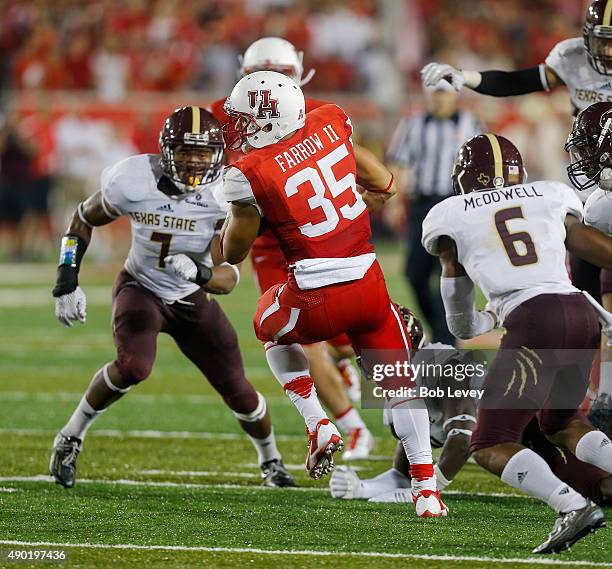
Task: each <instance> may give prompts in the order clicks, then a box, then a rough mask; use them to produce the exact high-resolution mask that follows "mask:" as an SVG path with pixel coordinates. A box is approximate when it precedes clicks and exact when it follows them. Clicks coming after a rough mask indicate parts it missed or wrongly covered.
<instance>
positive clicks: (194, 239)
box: [50, 107, 295, 488]
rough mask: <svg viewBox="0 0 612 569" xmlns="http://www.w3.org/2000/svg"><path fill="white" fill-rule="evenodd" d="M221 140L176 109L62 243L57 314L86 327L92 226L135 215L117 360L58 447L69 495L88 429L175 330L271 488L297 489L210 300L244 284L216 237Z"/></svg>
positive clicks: (196, 114)
mask: <svg viewBox="0 0 612 569" xmlns="http://www.w3.org/2000/svg"><path fill="white" fill-rule="evenodd" d="M223 149H224V147H223V138H222V133H221V126H220V124H219V123H218V121H217V120H216V119H215V118H214V117H213V116H212V115H211V114H210V113H209V112H208V111H205V110H204V109H201V108H199V107H183V108H180V109H177V110H175V111H174V112H173V113H172V114H171V115H170V116H169V117H168V118H167V120H166V121H165V123H164V125H163V128H162V130H161V133H160V151H161V155H157V154H140V155H136V156H131V157H129V158H126V159H125V160H122V161H121V162H118V163H117V164H115V165H113V166H111V167H109V168H107V169H106V170H105V171H104V172H103V173H102V177H101V189H100V191H98V192H96V193H95V194H94V195H93V196H91V197H90V198H89V199H87V200H86V201H85V202H83V203H81V204H79V206H78V208H77V210H76V211H75V213H74V216H73V218H72V221H71V222H70V225H69V226H68V229H67V231H66V234H65V235H64V237H63V238H62V246H61V253H60V261H59V267H58V270H57V282H56V285H55V288H54V289H53V296H54V297H55V313H56V316H57V318H58V320H59V321H60V322H61V323H62V324H64V325H65V326H73V323H74V322H76V321H80V322H82V323H84V322H85V318H86V297H85V293H84V292H83V290H82V289H81V288H80V286H79V282H78V274H79V268H80V265H81V261H82V259H83V256H84V254H85V251H86V249H87V246H88V245H89V242H90V240H91V236H92V232H93V229H94V227H98V226H101V225H106V224H109V223H112V222H113V221H114V220H116V219H117V218H119V217H121V216H123V215H126V216H128V217H129V219H130V223H131V230H132V245H131V248H130V251H129V254H128V258H127V260H126V262H125V267H124V269H123V270H122V271H121V272H120V273H119V275H118V276H117V279H116V281H115V285H114V288H113V312H112V314H113V316H112V318H113V324H112V329H113V339H114V342H115V346H116V348H117V355H116V358H115V359H114V360H113V361H112V362H109V363H107V364H105V365H104V366H102V368H101V369H100V370H98V371H97V372H96V373H95V375H94V377H93V379H92V381H91V383H90V385H89V387H88V388H87V390H86V392H85V394H84V395H83V398H82V399H81V401H80V402H79V404H78V406H77V408H76V410H75V411H74V413H73V414H72V416H71V417H70V419H69V420H68V422H67V423H66V424H65V425H64V426H63V427H62V428H61V429H60V431H59V433H58V434H57V436H56V438H55V441H54V443H53V450H52V453H51V460H50V471H51V475H52V476H53V478H54V479H55V481H56V482H57V483H58V484H61V485H62V486H64V487H65V488H72V487H73V486H74V484H75V482H76V466H77V457H78V455H79V453H80V451H81V449H82V445H83V440H84V438H85V435H86V433H87V430H88V429H89V427H90V426H91V425H92V423H93V422H94V421H95V420H96V419H97V418H98V416H99V415H100V414H101V413H102V412H103V411H104V410H106V408H107V407H108V406H109V405H111V404H112V403H113V402H115V401H116V400H118V399H119V398H120V397H122V396H123V395H124V394H125V393H127V392H128V391H129V390H130V389H131V388H132V387H133V386H134V385H136V384H138V383H140V382H141V381H143V380H145V379H146V378H147V377H148V376H149V374H150V373H151V369H152V366H153V363H154V360H155V354H156V345H157V336H158V334H159V333H160V332H165V333H166V334H168V335H170V336H171V337H172V338H173V339H174V340H175V342H176V343H177V345H178V347H179V348H180V350H181V351H182V352H183V353H184V354H185V355H186V356H187V358H188V359H189V360H191V361H192V362H193V363H194V364H195V365H196V367H197V368H198V369H199V370H200V371H201V372H202V374H203V375H204V376H206V378H207V379H208V381H209V382H210V384H211V385H212V386H213V387H214V388H215V390H216V391H217V392H218V393H219V395H220V396H221V397H222V398H223V400H224V402H225V404H226V405H227V406H228V407H229V408H230V409H231V410H232V411H233V413H234V415H235V416H236V418H237V420H238V422H239V423H240V426H241V427H242V429H243V430H244V431H245V432H246V433H247V435H248V437H249V439H250V440H251V442H252V444H253V446H254V447H255V450H256V451H257V454H258V458H259V463H260V466H261V471H262V476H263V479H264V485H266V486H281V487H282V486H294V485H295V483H294V481H293V478H292V477H291V475H290V474H289V473H288V472H287V470H286V469H285V467H284V465H283V462H282V459H281V455H280V453H279V451H278V449H277V446H276V441H275V438H274V433H273V430H272V425H271V422H270V415H269V413H268V411H267V408H266V401H265V399H264V398H263V396H262V395H261V394H260V393H258V392H257V391H255V389H254V388H253V386H252V385H251V384H250V383H249V381H248V380H247V378H246V377H245V374H244V368H243V365H242V357H241V354H240V351H239V347H238V340H237V337H236V332H235V330H234V328H233V327H232V325H231V324H230V322H229V320H228V319H227V317H226V316H225V314H224V313H223V311H222V309H221V307H220V306H219V304H217V302H216V301H215V300H212V299H211V298H210V297H209V294H207V293H212V294H226V293H229V292H231V291H232V290H233V288H234V287H235V286H236V284H237V283H238V281H239V277H240V273H239V269H238V268H237V267H236V266H233V265H230V264H229V263H226V262H224V260H223V258H222V256H221V254H220V251H219V232H220V228H221V225H222V223H223V220H224V219H225V217H226V212H227V206H226V205H225V204H224V203H223V202H221V201H218V200H217V198H216V196H215V193H216V192H217V191H218V190H219V189H220V187H221V184H222V179H221V170H222V167H223Z"/></svg>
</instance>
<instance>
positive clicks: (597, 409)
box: [589, 393, 612, 437]
mask: <svg viewBox="0 0 612 569" xmlns="http://www.w3.org/2000/svg"><path fill="white" fill-rule="evenodd" d="M589 421H591V423H592V424H593V426H594V427H596V428H597V429H599V430H600V431H602V432H603V433H605V434H606V435H608V437H612V395H610V394H609V393H601V394H599V395H598V396H597V399H595V401H594V402H593V405H592V406H591V411H590V412H589Z"/></svg>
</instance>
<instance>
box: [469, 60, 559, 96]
mask: <svg viewBox="0 0 612 569" xmlns="http://www.w3.org/2000/svg"><path fill="white" fill-rule="evenodd" d="M480 75H481V78H482V79H481V81H480V84H479V85H478V86H477V87H474V91H476V92H477V93H482V94H483V95H492V96H494V97H513V96H515V95H525V94H527V93H534V92H535V91H548V83H547V82H546V71H545V66H544V65H543V64H542V65H538V66H537V67H530V68H529V69H521V70H518V71H481V72H480Z"/></svg>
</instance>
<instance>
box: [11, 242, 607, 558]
mask: <svg viewBox="0 0 612 569" xmlns="http://www.w3.org/2000/svg"><path fill="white" fill-rule="evenodd" d="M383 261H384V263H383V264H384V268H385V270H386V273H387V275H388V282H389V285H390V288H391V291H392V294H393V296H394V298H395V299H396V300H399V301H403V302H406V303H408V304H409V303H410V296H409V294H408V291H407V289H406V287H405V286H404V284H403V282H402V279H401V277H400V271H401V262H400V258H399V256H398V255H397V254H392V253H387V254H385V255H383ZM117 268H118V266H117V265H114V266H109V265H104V266H97V265H95V264H94V263H92V262H88V261H86V262H85V264H84V269H83V271H82V277H81V284H82V286H83V288H84V290H85V292H86V293H87V294H88V300H89V307H88V319H87V324H86V325H84V326H81V325H77V326H76V327H75V328H74V329H70V330H69V329H64V328H63V327H61V326H60V325H59V324H58V323H57V321H56V320H55V318H54V315H53V304H52V299H51V298H50V294H49V290H50V288H51V283H52V281H53V278H54V268H53V266H52V265H40V266H12V267H10V266H8V265H2V266H1V267H0V314H1V323H2V325H1V326H0V435H1V436H2V445H1V451H0V457H1V458H0V567H26V566H28V565H27V564H24V563H23V562H20V563H15V562H10V561H8V560H7V559H6V555H7V553H8V551H9V550H11V549H21V550H31V549H33V548H35V547H46V548H64V549H66V550H67V552H68V561H67V563H66V564H65V566H70V567H110V566H112V567H145V566H146V567H162V566H163V567H170V568H174V567H176V568H179V567H180V568H182V567H191V566H203V567H237V566H241V567H242V566H248V567H272V566H280V567H309V568H313V567H334V568H336V567H337V568H345V567H346V568H349V567H350V568H355V567H380V568H388V567H412V568H415V569H416V568H421V567H427V568H431V567H435V568H439V567H442V568H449V569H450V568H459V567H461V568H468V567H469V568H472V567H473V568H487V567H491V566H494V565H498V564H500V566H502V567H541V566H542V565H544V564H546V565H547V564H550V563H552V564H554V565H557V564H558V565H561V566H567V567H574V566H576V567H577V566H609V567H612V536H611V534H610V531H609V530H602V531H600V532H599V533H598V534H596V535H594V536H589V537H587V538H585V539H584V540H583V541H581V542H580V543H579V544H577V545H576V546H575V547H574V548H573V549H572V551H571V552H569V553H564V554H562V555H558V556H555V557H553V558H533V556H531V554H530V551H531V548H533V547H534V546H535V545H538V544H539V543H541V542H542V541H544V539H545V538H546V535H547V533H548V531H549V530H550V528H551V526H552V523H553V521H554V517H555V516H554V514H553V512H552V511H551V510H549V509H548V508H547V507H545V506H544V505H542V504H540V503H538V502H536V501H534V500H531V499H529V498H527V497H524V496H522V495H517V494H515V493H514V492H513V491H512V489H510V488H508V487H506V486H505V485H503V484H501V483H500V482H499V481H498V480H497V479H496V478H494V477H493V476H491V475H489V474H487V473H485V472H484V471H483V470H481V469H480V468H479V467H477V466H476V465H475V464H473V463H469V464H468V465H467V466H466V467H465V469H464V470H463V471H462V473H461V474H460V475H459V477H458V478H457V479H456V480H455V481H454V482H453V484H452V485H451V486H450V488H449V492H448V493H447V494H446V501H447V503H448V505H449V507H450V509H451V514H450V515H449V517H447V518H445V519H436V520H420V519H418V518H416V516H415V514H414V510H413V508H412V507H408V506H405V505H386V504H369V503H367V502H356V501H339V500H332V499H331V497H330V496H329V493H328V491H327V479H325V480H324V481H320V482H314V481H312V480H310V479H308V478H307V476H306V474H305V471H304V470H303V461H304V457H305V453H306V438H305V435H304V426H303V423H302V420H301V418H300V417H299V416H298V414H297V412H296V411H295V410H294V408H293V406H292V405H291V404H290V403H289V401H288V400H287V399H286V398H285V396H284V395H283V393H282V392H281V390H280V388H279V387H278V385H277V383H276V381H275V380H274V379H273V377H272V376H271V374H270V372H269V371H268V369H267V367H266V363H265V358H264V355H263V350H262V349H261V347H260V345H259V343H258V342H257V340H256V339H255V337H254V335H253V332H252V328H251V317H252V313H253V311H254V307H255V301H256V294H255V291H254V287H253V283H252V281H251V279H250V278H249V276H248V270H245V271H244V278H243V281H242V282H241V283H240V285H239V287H238V289H237V291H236V292H235V293H233V294H232V295H230V296H227V297H224V298H221V299H220V301H221V303H222V304H223V306H224V308H225V309H226V310H227V312H228V314H229V316H230V318H231V320H232V321H233V323H234V325H235V326H236V328H237V329H238V331H239V336H240V342H241V346H242V350H243V356H244V360H245V365H246V369H247V375H248V377H249V378H250V379H251V381H252V382H253V383H254V385H255V387H256V388H257V389H258V390H259V391H261V392H262V393H263V394H264V395H265V396H266V398H267V400H268V404H269V408H270V411H271V414H272V418H273V421H274V424H275V431H276V434H277V435H278V439H279V446H280V449H281V451H282V452H283V455H284V460H285V463H286V464H287V465H288V466H289V467H290V468H291V469H292V471H293V473H294V474H295V476H296V477H297V480H298V482H299V484H300V488H299V489H296V490H276V489H264V488H261V487H260V486H259V484H260V479H259V470H258V468H257V465H256V456H255V453H254V451H253V450H252V449H251V447H250V445H249V442H248V440H247V439H246V437H244V436H242V435H241V431H240V429H239V428H238V425H237V423H236V421H235V420H234V418H233V416H232V414H231V412H230V411H229V410H228V409H226V408H225V407H224V406H223V405H222V403H221V401H220V399H219V398H218V397H217V396H216V395H215V393H214V392H213V391H212V389H211V388H210V387H209V386H208V384H207V382H206V381H205V380H204V379H203V378H202V377H201V376H200V375H199V374H198V372H197V370H196V369H195V368H194V367H193V366H192V364H191V363H190V362H189V361H187V360H186V359H185V358H184V357H183V356H182V355H181V354H180V353H179V351H178V350H177V348H176V347H175V346H174V345H173V342H172V340H171V339H170V338H168V337H165V336H162V337H161V338H160V341H159V350H158V359H157V363H156V365H155V368H154V371H153V374H152V376H151V377H150V378H149V379H148V380H147V381H146V382H144V383H143V384H142V385H140V386H139V387H137V388H136V389H134V390H133V391H132V392H131V393H129V394H128V395H127V396H126V397H124V398H123V400H121V401H120V402H118V403H117V404H116V405H115V406H113V407H112V408H110V409H109V410H108V411H107V412H106V413H105V414H104V415H102V417H101V418H100V419H99V420H98V422H97V423H96V424H95V425H94V427H93V428H92V429H91V431H90V433H89V435H88V438H87V441H86V444H85V449H84V451H83V453H82V455H81V456H80V458H79V482H78V483H77V486H76V487H75V488H74V489H73V490H70V491H67V490H64V489H63V488H61V487H60V486H57V485H55V484H52V483H50V481H49V478H48V472H47V463H48V453H49V448H50V445H51V441H52V439H53V436H54V434H55V432H56V431H57V429H59V428H60V427H61V426H62V425H63V424H64V422H65V421H66V419H67V418H68V416H69V415H70V413H71V412H72V410H73V408H74V406H75V405H76V404H77V402H78V400H79V398H80V397H81V395H82V392H83V390H84V389H85V387H86V386H87V384H88V382H89V380H90V378H91V376H92V375H93V373H94V372H95V371H96V370H97V369H99V368H100V367H101V366H102V365H103V364H104V363H106V362H108V361H110V360H111V359H112V358H113V353H114V352H113V344H112V339H111V333H110V284H111V283H112V279H113V276H114V273H115V272H116V270H117ZM356 309H358V307H356ZM363 416H364V418H365V419H366V421H367V422H368V424H369V426H370V427H371V429H372V431H373V432H374V433H375V435H376V436H377V447H376V449H375V451H374V456H373V457H372V459H371V460H367V461H363V462H361V463H359V464H358V465H357V466H358V467H359V468H360V470H359V473H360V475H362V476H366V477H367V476H371V475H375V474H377V473H379V472H381V471H383V470H385V469H386V468H388V466H389V463H390V457H391V455H392V451H393V448H394V441H393V440H392V439H391V438H390V437H389V436H388V434H387V432H386V430H385V428H384V427H383V426H382V424H381V412H380V411H378V410H367V411H363ZM610 514H612V512H610V511H608V515H610ZM37 544H39V545H37ZM32 566H35V567H38V566H40V563H36V564H34V565H32Z"/></svg>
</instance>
